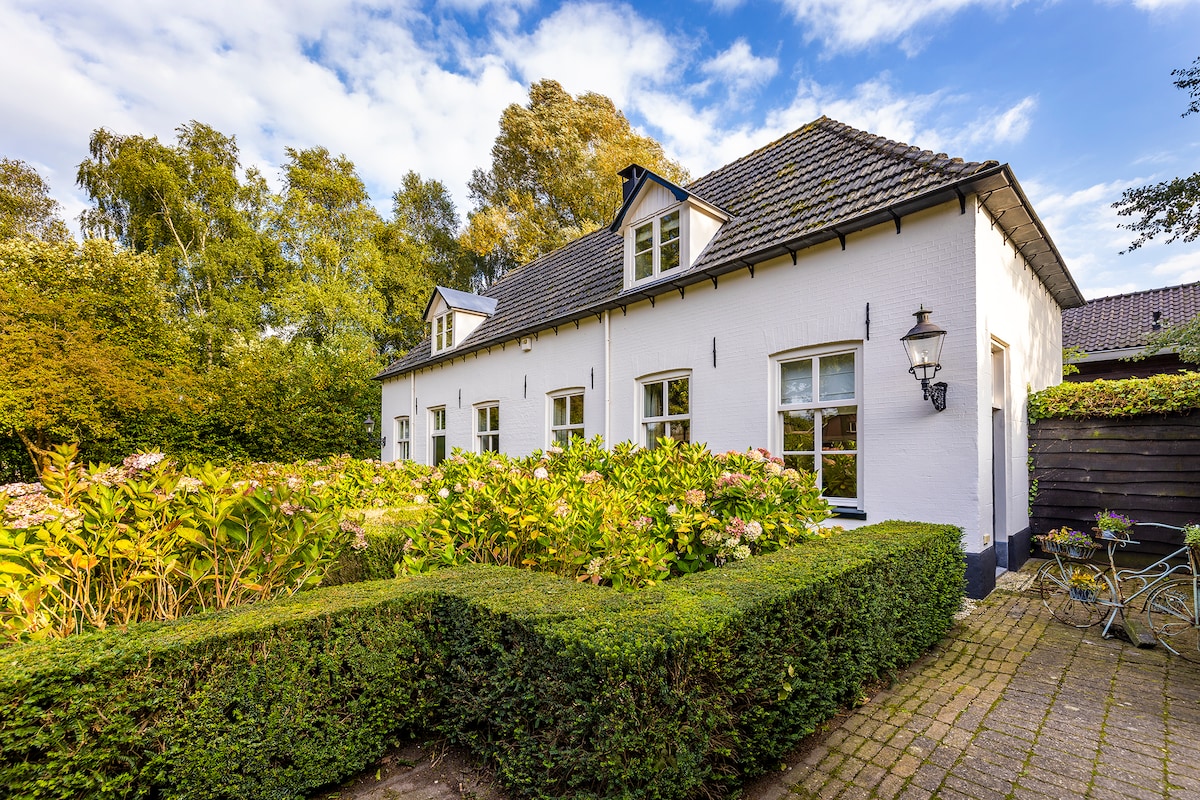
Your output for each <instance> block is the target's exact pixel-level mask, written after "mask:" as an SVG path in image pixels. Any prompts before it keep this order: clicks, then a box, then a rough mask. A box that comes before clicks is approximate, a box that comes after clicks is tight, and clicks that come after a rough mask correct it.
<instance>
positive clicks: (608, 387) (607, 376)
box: [604, 310, 612, 450]
mask: <svg viewBox="0 0 1200 800" xmlns="http://www.w3.org/2000/svg"><path fill="white" fill-rule="evenodd" d="M611 434H612V311H611V310H608V311H605V312H604V447H605V449H606V450H611V449H612V436H611Z"/></svg>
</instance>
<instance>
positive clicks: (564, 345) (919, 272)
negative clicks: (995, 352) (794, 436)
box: [383, 202, 1061, 552]
mask: <svg viewBox="0 0 1200 800" xmlns="http://www.w3.org/2000/svg"><path fill="white" fill-rule="evenodd" d="M977 252H978V253H979V258H978V259H977V258H976V255H977ZM867 303H870V305H871V312H870V313H871V332H870V340H869V341H867V340H866V339H865V336H866V330H865V327H866V326H865V316H866V305H867ZM922 304H923V305H924V306H925V308H927V309H932V310H933V315H932V320H933V321H934V322H936V323H937V324H939V325H941V326H942V327H943V328H945V329H946V330H947V331H948V335H947V337H946V343H945V348H944V350H943V353H942V364H943V369H942V371H941V373H939V375H938V380H945V381H946V382H947V383H949V386H950V388H949V399H948V408H947V409H946V411H944V412H941V413H938V412H936V411H935V410H934V409H933V406H932V404H930V403H929V402H927V401H924V400H922V398H921V391H920V385H919V384H918V383H917V381H916V380H914V378H913V377H912V376H911V375H910V374H909V373H908V362H907V360H906V358H905V355H904V350H903V348H902V346H901V344H900V337H901V336H903V335H904V334H905V333H906V332H907V331H908V329H909V328H910V327H912V325H913V324H914V322H915V318H914V317H913V316H912V315H913V312H914V311H916V310H917V308H918V307H919V306H920V305H922ZM610 325H611V355H610V358H611V370H612V372H611V376H608V379H609V381H610V382H611V390H610V392H611V410H610V412H609V413H610V414H611V434H610V437H609V438H610V440H611V441H620V440H627V439H636V438H637V437H638V434H639V431H638V427H637V426H638V420H639V417H638V412H639V406H638V404H639V403H640V402H641V398H640V395H639V393H638V383H637V381H638V379H639V378H640V377H642V376H646V375H649V374H653V373H656V372H661V371H667V370H691V373H692V390H691V397H692V438H693V440H694V441H702V442H706V443H707V444H708V445H709V446H710V447H711V448H712V449H714V450H726V449H738V450H742V449H745V448H747V447H758V446H763V447H767V448H769V449H771V450H772V451H777V450H778V449H779V442H778V441H774V440H773V438H772V437H773V434H774V428H775V427H776V422H775V420H776V415H775V412H774V406H773V399H772V397H770V396H769V395H770V392H769V385H770V381H771V377H770V376H771V369H772V362H771V357H772V356H773V355H775V354H778V353H781V352H784V351H788V350H792V349H796V348H806V347H814V346H835V345H837V344H839V343H849V344H857V345H860V346H861V353H862V359H861V360H862V364H861V369H862V374H863V386H862V388H863V392H862V405H861V407H860V411H859V442H860V445H859V446H860V459H861V460H862V468H861V473H860V474H861V486H860V492H861V496H862V499H863V505H864V508H865V510H866V512H867V516H868V519H867V521H868V522H879V521H882V520H885V519H913V520H924V521H930V522H945V523H952V524H955V525H960V526H962V527H963V529H964V531H965V542H966V545H967V548H968V550H970V551H972V552H978V551H979V550H980V549H982V548H983V547H984V546H985V545H984V541H985V539H987V538H990V534H991V505H990V502H991V461H990V459H991V433H990V431H991V427H990V426H991V421H990V420H991V406H990V402H991V384H990V337H991V336H997V337H999V338H1001V339H1003V340H1004V341H1005V342H1006V343H1008V345H1009V347H1010V352H1011V357H1010V379H1009V382H1010V388H1011V392H1010V396H1011V398H1012V402H1011V404H1010V406H1011V407H1010V418H1011V421H1012V425H1011V426H1010V428H1011V451H1012V452H1011V453H1010V463H1011V465H1012V468H1013V478H1012V480H1010V481H1009V484H1010V492H1009V501H1010V508H1009V511H1010V514H1009V518H1010V528H1013V529H1014V530H1017V529H1019V528H1020V527H1023V526H1024V523H1022V524H1020V525H1016V527H1015V528H1014V527H1013V525H1014V524H1015V523H1016V522H1018V521H1019V520H1020V519H1021V518H1022V517H1023V516H1024V513H1025V505H1024V503H1025V499H1024V497H1025V495H1024V492H1025V487H1024V483H1023V480H1024V478H1023V475H1024V472H1023V469H1024V463H1025V460H1024V449H1023V448H1024V434H1025V428H1024V386H1025V384H1026V383H1032V384H1033V385H1035V386H1042V385H1046V384H1048V383H1049V382H1052V381H1053V380H1054V376H1055V375H1056V373H1057V371H1059V370H1060V366H1059V359H1060V356H1061V341H1060V337H1061V334H1060V327H1059V321H1058V309H1057V306H1056V305H1055V304H1054V302H1053V300H1051V299H1049V296H1048V294H1047V293H1046V292H1045V290H1044V289H1040V283H1037V282H1036V280H1034V281H1033V282H1031V281H1030V279H1029V273H1027V272H1022V269H1021V266H1020V265H1019V264H1018V263H1017V262H1016V260H1015V259H1014V258H1013V257H1012V250H1011V248H1006V247H1005V246H1004V245H1003V244H1002V243H1001V242H1000V240H999V234H996V233H994V232H993V231H991V229H990V227H989V223H988V221H987V220H986V218H985V216H984V215H982V214H981V213H979V212H976V211H975V210H974V207H973V206H971V207H969V208H968V213H967V214H965V215H963V214H960V213H959V208H958V203H957V202H953V203H949V204H946V205H944V206H940V207H938V208H936V209H930V210H928V211H925V212H921V213H919V214H914V215H912V216H908V217H905V218H904V219H903V222H902V232H901V233H900V234H897V233H896V232H895V227H894V226H893V225H892V224H890V223H889V224H887V225H881V226H878V227H876V228H873V229H871V230H869V231H865V232H862V233H858V234H852V235H850V236H849V237H848V239H847V246H846V250H845V251H842V250H841V248H840V246H839V245H838V243H836V242H834V243H832V244H826V245H822V246H819V247H815V248H810V249H808V250H805V251H802V252H801V254H800V258H799V263H798V264H797V265H793V264H792V262H791V258H790V257H785V258H782V259H779V260H776V261H774V262H770V263H766V264H760V265H757V266H756V268H755V277H753V278H751V277H750V274H749V272H748V271H745V270H744V271H740V272H737V273H735V274H731V275H727V276H724V277H722V278H720V281H719V286H718V287H717V288H715V289H714V287H713V286H712V284H711V283H710V282H705V283H700V284H695V285H693V286H689V287H687V290H686V296H685V297H682V298H681V297H680V296H679V294H678V293H677V292H672V293H669V294H665V295H662V296H660V297H659V298H657V300H656V305H655V306H654V307H651V305H650V303H649V302H648V301H642V302H639V303H637V304H636V305H633V306H630V307H629V308H628V310H627V313H626V314H622V313H621V312H620V311H619V310H618V311H615V312H613V313H612V314H610ZM714 337H715V338H716V340H717V366H716V367H715V368H714V367H713V362H712V347H713V339H714ZM604 363H605V362H604V325H603V324H601V323H600V322H598V321H597V320H595V318H592V319H589V320H587V321H584V322H582V323H581V324H580V327H579V329H578V330H577V329H576V328H575V326H574V325H573V324H568V325H566V326H561V327H560V328H559V331H558V334H557V335H556V334H555V333H554V332H553V331H545V332H542V334H541V335H540V337H539V338H538V340H537V341H536V342H534V344H533V349H532V350H531V351H530V352H528V353H525V352H522V351H521V350H520V349H519V348H518V347H517V346H516V344H515V343H509V344H507V345H506V347H505V348H504V349H503V350H502V349H501V348H499V347H494V348H493V349H492V352H491V353H487V352H483V353H481V354H480V355H479V357H478V358H476V356H475V355H474V354H472V355H468V356H467V357H466V358H465V359H459V360H456V361H455V362H454V363H452V364H448V365H445V366H435V367H432V368H430V369H426V370H424V371H422V372H419V373H417V374H416V376H415V381H414V389H415V395H416V399H417V403H418V409H417V411H416V413H412V412H411V410H410V396H409V395H410V383H409V381H410V378H409V376H407V375H406V376H403V377H401V378H398V379H393V380H389V381H387V382H385V384H384V387H383V418H384V419H385V420H386V421H387V423H388V427H389V428H391V420H392V418H393V417H395V416H398V415H403V414H410V413H412V417H413V450H412V453H413V457H414V458H415V459H416V460H418V461H422V462H427V461H428V436H429V434H428V409H429V408H430V407H431V406H435V405H445V406H446V407H447V412H448V414H447V416H448V428H449V439H448V444H449V445H450V446H451V447H461V448H464V449H468V450H470V449H474V416H473V410H472V409H473V407H474V405H475V404H476V403H479V402H481V401H494V400H498V401H499V402H500V405H501V435H500V441H501V447H502V448H503V449H504V450H505V451H506V452H508V453H511V454H514V455H523V454H527V453H529V452H531V451H533V450H536V449H540V448H544V447H545V446H546V445H547V444H548V435H549V434H548V429H549V425H548V405H547V400H546V395H547V392H551V391H554V390H557V389H561V388H565V387H568V386H583V387H585V397H586V420H585V423H586V428H587V435H588V436H589V437H590V436H593V435H595V434H598V433H603V431H604V415H605V409H604V399H605V387H606V376H605V373H604ZM593 370H594V375H595V378H594V380H595V383H594V388H593V384H592V371H593ZM985 379H986V380H985ZM526 381H527V386H528V388H527V390H526V388H525V387H526ZM981 381H982V383H981ZM981 387H982V388H981ZM460 389H461V391H462V401H461V408H460V406H459V400H458V392H459V390H460ZM985 433H986V438H981V436H983V435H984V434H985ZM390 435H391V433H390V432H389V437H390ZM775 435H777V434H775ZM1018 440H1019V441H1018ZM391 445H392V440H391V438H389V448H388V452H387V453H385V456H387V457H391V456H392V455H393V452H394V451H392V450H391ZM1018 462H1019V466H1020V469H1017V467H1018ZM1018 512H1019V513H1018ZM850 524H856V523H850Z"/></svg>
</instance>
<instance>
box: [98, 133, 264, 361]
mask: <svg viewBox="0 0 1200 800" xmlns="http://www.w3.org/2000/svg"><path fill="white" fill-rule="evenodd" d="M176 133H177V136H176V141H175V143H174V144H163V143H162V142H159V141H158V139H157V138H156V137H150V138H146V137H143V136H139V135H120V134H116V133H113V132H111V131H108V130H106V129H104V128H100V129H98V130H96V131H95V132H93V133H92V136H91V139H90V141H89V145H88V148H89V152H90V157H89V158H87V159H85V160H84V161H83V162H82V163H81V164H80V165H79V172H78V176H77V180H78V183H79V185H80V186H81V187H82V188H83V189H84V190H85V191H86V192H87V193H88V196H89V197H90V198H91V200H92V202H93V204H94V205H93V207H92V208H90V209H88V210H87V211H85V212H84V213H83V215H82V216H81V222H82V224H83V228H84V230H85V232H87V233H88V234H89V235H92V236H98V237H108V238H112V239H114V240H116V241H118V242H120V243H121V244H122V245H124V246H126V247H129V248H131V249H132V250H133V251H135V252H138V253H149V254H151V255H153V256H155V258H157V259H158V261H159V263H160V265H161V272H162V276H163V279H164V280H165V281H166V283H167V285H168V286H169V289H170V292H171V295H172V298H173V300H174V305H175V310H176V312H177V313H178V315H179V317H180V318H181V319H182V320H183V322H184V326H185V328H186V329H187V330H188V332H189V334H190V335H191V337H192V340H193V343H194V347H195V351H196V355H197V357H198V360H199V361H200V362H201V363H203V364H206V365H208V366H211V365H213V364H214V363H216V362H218V361H219V360H220V357H221V351H222V348H223V347H224V346H225V344H226V343H227V341H229V340H230V337H232V338H233V339H236V338H237V337H238V336H246V335H252V334H253V333H255V332H257V331H258V330H260V329H261V328H262V326H263V325H264V322H265V321H264V319H263V309H264V308H265V300H266V298H267V297H268V295H269V292H270V290H271V288H272V284H273V280H274V278H275V275H274V272H275V270H276V268H277V266H278V256H277V255H276V252H275V247H274V244H273V242H272V241H271V239H270V238H269V237H268V236H266V235H265V233H266V225H265V223H266V218H265V213H264V212H265V210H266V209H267V208H268V207H269V197H268V195H269V192H268V189H267V184H266V181H265V180H264V179H263V177H262V176H261V175H260V174H259V173H258V172H257V170H255V169H253V168H251V169H249V170H247V171H246V177H245V179H244V180H243V179H241V178H240V177H239V174H238V173H239V169H240V164H239V160H238V148H237V142H236V140H235V139H234V137H232V136H226V135H225V134H223V133H221V132H219V131H217V130H215V129H214V128H212V127H210V126H208V125H204V124H202V123H199V122H196V121H194V120H193V121H192V122H190V123H188V124H186V125H181V126H180V127H179V128H177V129H176Z"/></svg>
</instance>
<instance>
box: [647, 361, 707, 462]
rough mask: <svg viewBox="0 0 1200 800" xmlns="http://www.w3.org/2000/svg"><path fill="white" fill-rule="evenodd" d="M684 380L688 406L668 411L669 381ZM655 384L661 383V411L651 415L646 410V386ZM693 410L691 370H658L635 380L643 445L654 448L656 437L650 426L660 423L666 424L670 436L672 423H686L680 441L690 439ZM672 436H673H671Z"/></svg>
mask: <svg viewBox="0 0 1200 800" xmlns="http://www.w3.org/2000/svg"><path fill="white" fill-rule="evenodd" d="M678 380H686V381H687V382H688V391H687V398H688V408H687V412H686V413H682V414H679V413H676V414H672V413H670V386H669V384H670V383H671V381H678ZM655 384H660V385H662V412H663V413H661V414H657V415H651V414H648V413H647V412H646V388H647V387H649V386H653V385H655ZM694 410H695V404H694V403H693V402H692V372H691V370H675V371H673V372H660V373H657V374H655V375H647V376H645V377H642V378H638V382H637V411H638V438H639V442H640V443H641V445H642V446H643V447H646V448H649V449H654V448H655V447H656V446H657V445H656V442H657V438H656V437H652V436H651V435H650V426H651V425H657V424H662V425H664V426H666V431H665V433H666V434H667V435H668V436H670V435H671V434H670V429H671V427H672V425H673V424H678V423H681V422H682V423H686V425H687V429H686V434H685V436H684V438H683V440H682V441H685V442H690V441H692V414H693V412H694ZM672 438H674V437H672Z"/></svg>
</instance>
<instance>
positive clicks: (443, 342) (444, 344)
mask: <svg viewBox="0 0 1200 800" xmlns="http://www.w3.org/2000/svg"><path fill="white" fill-rule="evenodd" d="M451 347H454V312H453V311H447V312H446V313H445V314H439V315H438V316H436V317H434V318H433V352H435V353H440V352H441V351H443V350H449V349H450V348H451Z"/></svg>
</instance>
